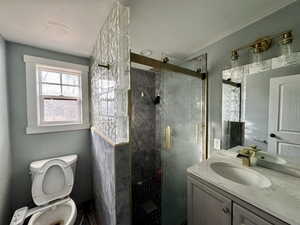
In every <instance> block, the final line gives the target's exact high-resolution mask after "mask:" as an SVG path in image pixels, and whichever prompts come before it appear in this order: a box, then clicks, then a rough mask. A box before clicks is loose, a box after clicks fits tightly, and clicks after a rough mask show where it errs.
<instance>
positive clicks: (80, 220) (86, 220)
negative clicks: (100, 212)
mask: <svg viewBox="0 0 300 225" xmlns="http://www.w3.org/2000/svg"><path fill="white" fill-rule="evenodd" d="M74 225H98V224H97V222H96V217H95V210H94V207H93V204H92V203H91V202H86V203H83V204H81V205H80V206H79V207H78V211H77V218H76V221H75V224H74Z"/></svg>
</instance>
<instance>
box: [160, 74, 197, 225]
mask: <svg viewBox="0 0 300 225" xmlns="http://www.w3.org/2000/svg"><path fill="white" fill-rule="evenodd" d="M202 85H203V84H202V80H201V79H199V78H194V77H190V76H187V75H183V74H179V73H175V72H169V71H163V72H161V79H160V85H159V87H160V95H161V104H160V106H159V114H158V115H159V117H160V118H159V119H160V123H159V124H160V138H161V142H160V143H161V146H160V147H161V167H162V193H161V194H162V195H161V223H162V225H180V224H183V223H184V222H185V221H186V192H187V191H186V169H187V168H188V167H190V166H192V165H193V164H195V163H197V162H199V161H201V160H202V141H203V140H202V113H203V101H202V91H203V90H202Z"/></svg>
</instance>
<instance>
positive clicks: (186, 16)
mask: <svg viewBox="0 0 300 225" xmlns="http://www.w3.org/2000/svg"><path fill="white" fill-rule="evenodd" d="M123 1H125V0H123ZM294 1H295V0H251V1H249V0H246V1H245V0H126V1H125V2H127V3H128V4H129V5H130V6H131V25H130V27H131V39H132V41H131V43H132V48H133V50H134V51H136V52H140V51H141V50H144V49H150V50H152V51H153V55H152V57H153V56H154V57H159V58H160V56H161V53H162V52H163V53H166V54H168V55H172V56H175V57H180V58H184V57H186V56H189V55H191V54H192V53H194V52H196V51H197V50H199V49H201V48H203V47H205V46H207V45H208V44H211V43H213V42H215V41H217V40H220V39H221V38H223V37H225V36H226V35H229V34H230V33H233V32H235V31H237V30H239V29H241V28H242V27H244V26H246V25H248V24H250V23H252V22H255V21H257V20H258V19H260V18H262V17H264V16H266V15H268V14H270V13H272V12H274V11H276V10H278V9H280V8H282V7H284V6H286V5H287V4H290V3H292V2H294ZM112 2H113V0H22V1H20V0H0V34H2V36H4V38H5V39H7V40H10V41H15V42H20V43H24V44H28V45H32V46H37V47H42V48H46V49H51V50H55V51H60V52H65V53H70V54H74V55H79V56H90V55H91V52H92V48H93V45H94V42H95V39H96V35H97V33H98V30H99V29H100V27H101V25H102V24H103V22H104V19H105V17H106V16H107V14H108V12H109V10H110V8H111V6H112Z"/></svg>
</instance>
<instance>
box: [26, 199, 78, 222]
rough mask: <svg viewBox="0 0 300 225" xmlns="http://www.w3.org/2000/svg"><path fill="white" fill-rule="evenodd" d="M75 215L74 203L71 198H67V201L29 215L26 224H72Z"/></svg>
mask: <svg viewBox="0 0 300 225" xmlns="http://www.w3.org/2000/svg"><path fill="white" fill-rule="evenodd" d="M76 217H77V209H76V205H75V203H74V201H73V200H72V199H71V198H68V200H67V201H65V202H63V203H61V204H59V205H57V206H55V207H52V208H49V209H47V210H42V211H39V212H37V213H34V214H33V215H32V216H31V218H30V220H29V222H28V225H49V224H59V225H73V224H74V223H75V220H76Z"/></svg>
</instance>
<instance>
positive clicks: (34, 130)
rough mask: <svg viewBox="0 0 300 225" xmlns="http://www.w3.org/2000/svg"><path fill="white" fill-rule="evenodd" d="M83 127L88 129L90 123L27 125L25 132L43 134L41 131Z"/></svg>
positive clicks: (80, 128) (82, 128)
mask: <svg viewBox="0 0 300 225" xmlns="http://www.w3.org/2000/svg"><path fill="white" fill-rule="evenodd" d="M84 129H90V125H89V124H76V125H75V124H72V125H56V126H40V127H27V128H26V134H43V133H54V132H65V131H74V130H84Z"/></svg>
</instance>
